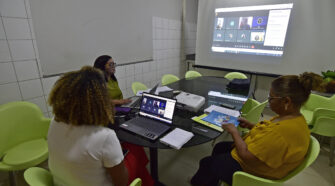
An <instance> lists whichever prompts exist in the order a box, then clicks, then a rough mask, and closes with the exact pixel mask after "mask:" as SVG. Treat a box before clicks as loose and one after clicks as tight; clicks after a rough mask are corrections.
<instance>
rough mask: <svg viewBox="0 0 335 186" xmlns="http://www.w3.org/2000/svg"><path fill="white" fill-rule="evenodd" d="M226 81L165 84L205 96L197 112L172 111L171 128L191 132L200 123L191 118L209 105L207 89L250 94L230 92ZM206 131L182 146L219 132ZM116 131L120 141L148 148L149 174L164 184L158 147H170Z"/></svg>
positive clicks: (204, 79)
mask: <svg viewBox="0 0 335 186" xmlns="http://www.w3.org/2000/svg"><path fill="white" fill-rule="evenodd" d="M228 83H229V80H227V79H225V78H223V77H211V76H201V77H197V78H192V79H180V80H179V81H177V82H174V83H172V84H169V85H167V86H168V87H170V88H172V89H173V90H180V91H184V92H188V93H192V94H196V95H200V96H203V97H205V99H206V101H205V104H204V105H203V106H202V108H201V109H199V111H198V112H197V113H194V112H189V111H186V110H183V109H177V110H176V111H175V113H174V118H173V124H172V127H171V128H172V129H173V128H176V127H178V128H181V129H184V130H186V131H191V132H192V129H193V127H195V126H199V125H201V124H198V123H196V122H194V121H193V120H192V119H191V118H192V117H193V116H199V115H201V114H203V110H204V109H205V108H207V107H208V106H209V103H208V100H209V99H208V92H209V91H217V92H224V93H233V94H239V95H242V96H248V95H250V94H251V91H250V90H247V91H234V92H232V90H228V89H227V84H228ZM241 107H242V104H241V105H240V107H237V109H240V108H241ZM193 131H194V130H193ZM208 131H209V132H210V134H211V135H210V136H209V135H203V134H199V133H194V132H193V133H194V137H193V138H192V139H191V140H190V141H188V142H187V143H186V144H185V145H184V146H183V148H185V147H192V146H196V145H200V144H203V143H206V142H209V141H211V140H213V139H215V138H217V137H218V136H219V135H220V134H221V132H218V131H215V130H212V129H210V128H208ZM116 133H117V136H118V138H119V139H120V140H121V141H125V142H128V143H132V144H136V145H140V146H143V147H148V148H149V152H150V172H151V176H152V178H153V179H154V181H155V185H164V184H162V183H161V182H159V179H158V149H170V148H171V147H169V146H167V145H164V144H162V143H160V142H159V140H156V141H150V140H148V139H145V138H143V137H141V136H138V135H136V134H133V133H131V132H128V131H125V130H123V129H116Z"/></svg>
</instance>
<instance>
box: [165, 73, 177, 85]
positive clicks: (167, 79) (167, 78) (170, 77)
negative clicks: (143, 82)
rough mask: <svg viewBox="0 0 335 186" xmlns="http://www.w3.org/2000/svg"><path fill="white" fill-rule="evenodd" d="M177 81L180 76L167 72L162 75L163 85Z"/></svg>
mask: <svg viewBox="0 0 335 186" xmlns="http://www.w3.org/2000/svg"><path fill="white" fill-rule="evenodd" d="M176 81H179V78H178V77H177V76H175V75H173V74H165V75H163V77H162V85H163V86H165V85H168V84H170V83H174V82H176Z"/></svg>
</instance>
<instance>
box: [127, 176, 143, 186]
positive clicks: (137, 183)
mask: <svg viewBox="0 0 335 186" xmlns="http://www.w3.org/2000/svg"><path fill="white" fill-rule="evenodd" d="M141 185H142V180H141V178H136V179H134V180H133V182H131V183H130V185H129V186H141Z"/></svg>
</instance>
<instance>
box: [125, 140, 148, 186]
mask: <svg viewBox="0 0 335 186" xmlns="http://www.w3.org/2000/svg"><path fill="white" fill-rule="evenodd" d="M121 146H122V147H123V148H125V149H128V150H129V152H128V154H127V155H126V156H125V158H124V162H125V165H126V167H127V169H128V179H129V181H128V184H130V183H131V182H132V181H133V180H134V179H136V178H141V179H142V185H143V186H153V185H154V180H153V179H152V177H151V175H150V174H149V172H148V170H147V168H146V165H147V164H148V162H149V160H148V158H147V155H146V154H145V152H144V149H143V147H141V146H138V145H134V144H130V143H126V142H123V143H122V144H121Z"/></svg>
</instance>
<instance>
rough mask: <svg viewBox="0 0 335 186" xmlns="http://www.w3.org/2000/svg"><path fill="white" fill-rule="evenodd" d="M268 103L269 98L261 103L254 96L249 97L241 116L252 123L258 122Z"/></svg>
mask: <svg viewBox="0 0 335 186" xmlns="http://www.w3.org/2000/svg"><path fill="white" fill-rule="evenodd" d="M267 103H268V100H266V101H264V102H262V103H260V102H258V101H256V100H254V99H252V98H249V99H248V100H247V101H246V102H245V104H244V105H243V107H242V109H241V117H243V118H245V119H246V120H248V121H250V122H251V123H258V121H259V118H260V117H261V114H262V112H263V110H264V108H265V106H266V104H267Z"/></svg>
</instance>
